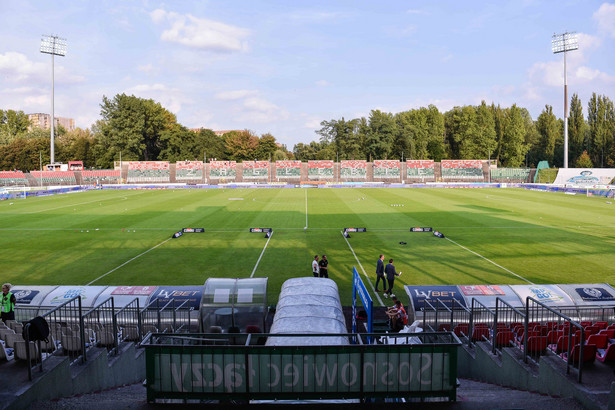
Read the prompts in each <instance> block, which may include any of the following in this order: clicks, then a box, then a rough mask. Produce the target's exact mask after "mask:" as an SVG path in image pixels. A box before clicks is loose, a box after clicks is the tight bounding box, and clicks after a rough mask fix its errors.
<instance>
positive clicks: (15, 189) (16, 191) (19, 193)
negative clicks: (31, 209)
mask: <svg viewBox="0 0 615 410" xmlns="http://www.w3.org/2000/svg"><path fill="white" fill-rule="evenodd" d="M4 189H5V190H6V192H7V193H9V194H13V195H10V196H11V197H12V198H15V199H25V198H26V196H27V194H26V192H28V191H29V190H30V188H29V187H27V186H25V185H14V186H7V187H4Z"/></svg>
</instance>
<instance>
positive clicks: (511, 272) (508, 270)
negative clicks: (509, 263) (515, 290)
mask: <svg viewBox="0 0 615 410" xmlns="http://www.w3.org/2000/svg"><path fill="white" fill-rule="evenodd" d="M445 239H447V240H449V241H450V242H452V243H454V244H455V245H457V246H459V247H460V248H463V249H465V250H466V251H468V252H470V253H473V254H474V255H476V256H478V257H479V258H483V259H484V260H486V261H487V262H489V263H492V264H494V265H495V266H497V267H498V268H500V269H504V270H505V271H506V272H508V273H510V274H511V275H514V276H516V277H518V278H519V279H522V280H524V281H526V282H527V283H529V284H530V285H534V282H531V281H529V280H527V279H525V278H524V277H523V276H520V275H517V274H516V273H515V272H513V271H511V270H510V269H506V268H505V267H503V266H502V265H498V264H497V263H495V262H494V261H492V260H491V259H488V258H485V257H484V256H483V255H481V254H480V253H476V252H474V251H473V250H471V249H468V248H466V247H465V246H463V245H460V244H458V243H457V242H455V241H454V240H452V239H450V238H445Z"/></svg>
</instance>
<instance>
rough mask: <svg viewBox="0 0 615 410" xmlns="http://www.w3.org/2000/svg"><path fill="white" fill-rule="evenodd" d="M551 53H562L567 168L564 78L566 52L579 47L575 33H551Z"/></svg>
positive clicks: (566, 90) (566, 165)
mask: <svg viewBox="0 0 615 410" xmlns="http://www.w3.org/2000/svg"><path fill="white" fill-rule="evenodd" d="M551 49H552V50H553V54H558V53H564V168H568V81H567V79H566V52H568V51H572V50H578V49H579V42H578V40H577V33H575V32H574V31H571V32H569V31H567V32H565V33H562V34H553V37H552V38H551Z"/></svg>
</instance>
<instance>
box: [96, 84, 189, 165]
mask: <svg viewBox="0 0 615 410" xmlns="http://www.w3.org/2000/svg"><path fill="white" fill-rule="evenodd" d="M100 107H101V111H100V114H101V117H102V121H101V122H100V123H99V124H98V126H99V135H98V136H97V137H98V142H99V143H98V146H97V152H98V158H99V163H100V164H101V165H103V166H106V167H111V166H112V165H113V161H114V160H116V159H118V158H119V153H120V152H121V153H122V157H123V159H126V160H139V161H155V160H158V159H159V155H160V152H161V150H162V149H163V146H162V143H161V140H160V137H161V135H162V133H163V131H165V130H170V129H171V128H173V127H175V126H178V124H177V119H176V118H175V115H174V114H172V113H170V112H169V111H167V110H166V109H165V108H163V107H162V106H161V105H160V104H159V103H157V102H155V101H154V100H146V99H143V98H138V97H135V96H134V95H132V96H127V95H126V94H117V95H116V96H115V97H113V98H112V99H109V98H107V97H105V96H103V102H102V104H101V105H100Z"/></svg>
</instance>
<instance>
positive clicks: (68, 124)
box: [28, 113, 75, 131]
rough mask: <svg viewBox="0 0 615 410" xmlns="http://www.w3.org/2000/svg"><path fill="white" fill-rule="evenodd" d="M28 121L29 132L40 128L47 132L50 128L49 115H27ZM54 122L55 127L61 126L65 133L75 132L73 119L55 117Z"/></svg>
mask: <svg viewBox="0 0 615 410" xmlns="http://www.w3.org/2000/svg"><path fill="white" fill-rule="evenodd" d="M28 119H29V120H30V126H29V127H28V130H31V129H32V128H42V129H44V130H48V129H49V128H51V115H49V114H42V113H35V114H28ZM55 121H56V122H55V126H56V127H57V126H58V125H61V126H62V127H64V129H65V130H66V131H74V130H75V120H74V119H73V118H65V117H55Z"/></svg>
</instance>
